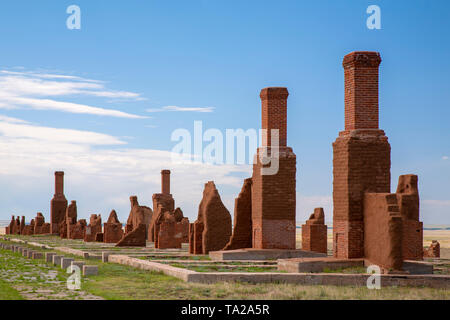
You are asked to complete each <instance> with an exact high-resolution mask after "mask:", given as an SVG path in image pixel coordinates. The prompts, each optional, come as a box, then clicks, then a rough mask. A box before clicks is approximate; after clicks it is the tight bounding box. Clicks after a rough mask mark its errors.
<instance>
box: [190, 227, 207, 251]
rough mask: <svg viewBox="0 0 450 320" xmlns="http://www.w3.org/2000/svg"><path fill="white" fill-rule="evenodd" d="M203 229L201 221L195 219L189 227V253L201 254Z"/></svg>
mask: <svg viewBox="0 0 450 320" xmlns="http://www.w3.org/2000/svg"><path fill="white" fill-rule="evenodd" d="M203 230H204V225H203V222H201V221H195V222H194V223H191V224H190V227H189V253H190V254H203Z"/></svg>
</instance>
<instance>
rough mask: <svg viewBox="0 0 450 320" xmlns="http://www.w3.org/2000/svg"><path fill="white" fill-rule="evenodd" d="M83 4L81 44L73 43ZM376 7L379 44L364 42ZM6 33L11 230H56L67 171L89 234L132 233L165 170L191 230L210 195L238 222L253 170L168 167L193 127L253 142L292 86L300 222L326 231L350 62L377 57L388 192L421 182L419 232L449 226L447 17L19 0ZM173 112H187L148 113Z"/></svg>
mask: <svg viewBox="0 0 450 320" xmlns="http://www.w3.org/2000/svg"><path fill="white" fill-rule="evenodd" d="M72 4H76V5H78V6H79V7H80V8H81V21H82V22H81V23H82V25H81V30H68V29H67V27H66V19H67V17H68V16H69V15H68V14H67V13H66V8H67V7H68V6H69V5H72ZM372 4H375V5H378V6H379V7H380V8H381V25H382V29H381V30H369V29H368V28H367V27H366V19H367V17H368V14H367V13H366V8H367V7H368V6H369V5H372ZM0 30H1V31H0V35H1V41H2V42H1V43H2V50H0V70H2V73H0V148H1V149H0V150H1V151H0V152H1V154H2V156H1V158H2V159H1V160H0V166H1V168H0V187H1V189H2V192H1V195H0V219H9V217H10V215H11V214H16V215H17V214H19V215H26V216H27V220H29V219H30V218H32V217H34V216H35V213H36V212H37V211H42V212H43V213H44V215H45V216H46V217H47V219H48V218H49V201H50V198H51V196H52V194H53V171H55V170H65V172H66V192H65V193H66V196H67V198H68V199H69V200H71V199H75V200H77V201H78V208H79V216H80V217H82V218H87V217H88V216H89V214H91V213H101V214H102V216H103V217H104V219H105V218H107V215H108V213H109V211H110V210H111V209H113V208H115V209H116V210H117V211H118V214H119V218H120V219H121V220H122V221H123V220H125V219H126V217H127V215H128V212H129V202H128V197H129V196H130V195H132V194H137V195H138V196H139V199H140V202H141V203H143V204H147V205H150V204H151V195H152V194H153V193H155V192H158V191H159V181H160V180H159V171H160V170H161V169H165V168H168V169H172V170H173V176H172V182H173V183H172V191H173V195H174V197H175V200H176V201H177V204H178V205H180V206H181V208H182V209H183V210H184V211H185V214H186V215H188V216H189V217H190V218H192V219H193V218H195V217H196V215H197V206H198V203H199V202H200V200H201V192H202V188H203V184H204V183H206V182H207V181H208V180H215V182H216V184H217V185H218V187H219V191H220V192H221V195H222V198H223V199H224V202H225V204H226V206H227V207H228V209H229V210H230V212H231V213H232V211H233V199H234V198H235V197H236V196H237V194H238V192H239V190H240V188H241V185H242V181H241V179H242V178H244V177H247V176H250V175H251V169H250V167H249V166H221V167H217V166H209V165H203V166H196V165H194V166H189V167H183V166H172V165H171V163H170V162H168V160H167V159H168V156H169V152H170V150H171V149H172V148H173V146H174V145H175V143H174V142H172V141H171V139H170V138H171V133H172V132H173V131H174V130H175V129H178V128H186V129H188V130H192V129H193V123H194V121H195V120H202V121H203V126H204V128H205V129H208V128H217V129H219V130H222V131H225V129H227V128H243V129H249V128H256V129H257V128H259V127H260V121H261V120H260V100H259V91H260V89H262V88H264V87H267V86H286V87H288V89H289V92H290V97H289V101H288V144H289V145H290V146H292V147H293V149H294V151H295V153H296V154H297V159H298V174H297V192H298V208H297V220H298V221H303V220H304V219H305V218H306V217H307V216H308V215H309V214H310V213H311V212H312V209H313V208H314V207H318V206H323V207H325V214H326V220H327V221H330V220H331V217H332V211H331V208H332V202H331V194H332V148H331V144H332V142H333V141H334V140H335V138H336V137H337V135H338V132H339V131H340V130H342V129H343V126H344V82H343V69H342V65H341V64H342V58H343V57H344V55H345V54H347V53H349V52H351V51H355V50H370V51H379V52H380V53H381V56H382V59H383V62H382V64H381V67H380V127H381V128H382V129H384V130H385V132H386V134H387V136H388V137H389V141H390V143H391V147H392V191H395V189H396V185H397V179H398V176H399V175H400V174H406V173H415V174H418V175H419V188H420V189H419V191H420V196H421V219H422V220H423V221H424V222H425V223H426V224H450V188H449V187H448V184H449V182H450V159H449V157H450V130H449V119H450V108H449V105H450V90H449V88H450V79H449V77H448V75H449V74H450V59H449V52H450V41H449V36H450V4H449V2H448V1H445V0H442V1H438V0H434V1H401V0H396V1H363V0H358V1H356V0H355V1H350V0H347V1H325V0H323V1H300V0H296V1H288V0H281V1H276V2H275V1H261V0H259V1H253V0H248V1H234V0H227V1H221V0H191V1H181V0H180V1H171V0H166V1H162V0H158V1H137V0H129V1H100V0H95V1H92V0H91V1H81V0H74V1H60V0H59V1H56V0H53V1H52V0H46V1H39V2H37V1H33V2H31V1H23V0H16V1H14V2H12V1H8V2H7V3H5V2H2V4H1V5H0ZM55 75H56V76H59V77H56V76H55ZM61 76H64V77H61ZM167 106H172V107H173V106H176V107H177V109H176V110H182V109H183V108H189V109H184V110H185V111H163V112H148V109H163V108H164V107H167ZM205 108H209V109H205ZM186 110H193V111H186ZM195 110H196V111H195ZM201 110H203V111H205V110H208V111H212V112H198V111H201ZM117 111H119V113H117ZM80 112H83V113H80Z"/></svg>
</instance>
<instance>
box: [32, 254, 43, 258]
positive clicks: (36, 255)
mask: <svg viewBox="0 0 450 320" xmlns="http://www.w3.org/2000/svg"><path fill="white" fill-rule="evenodd" d="M32 258H33V259H42V252H33V255H32Z"/></svg>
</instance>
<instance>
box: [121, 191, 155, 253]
mask: <svg viewBox="0 0 450 320" xmlns="http://www.w3.org/2000/svg"><path fill="white" fill-rule="evenodd" d="M130 204H131V210H130V215H129V216H128V220H127V226H126V228H125V234H124V235H123V237H122V239H120V241H119V242H118V243H117V244H116V246H117V247H145V246H146V243H147V232H148V226H149V225H150V221H151V220H152V216H153V211H152V209H150V208H149V207H146V206H141V205H139V202H138V198H137V197H136V196H131V197H130Z"/></svg>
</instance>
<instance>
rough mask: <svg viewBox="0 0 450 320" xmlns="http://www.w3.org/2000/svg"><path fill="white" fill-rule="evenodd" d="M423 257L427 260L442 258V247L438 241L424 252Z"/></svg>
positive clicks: (433, 242) (432, 243)
mask: <svg viewBox="0 0 450 320" xmlns="http://www.w3.org/2000/svg"><path fill="white" fill-rule="evenodd" d="M423 256H424V257H425V258H440V257H441V245H440V243H439V242H438V241H437V240H433V241H432V242H431V245H430V246H429V247H428V248H426V249H424V250H423Z"/></svg>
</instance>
